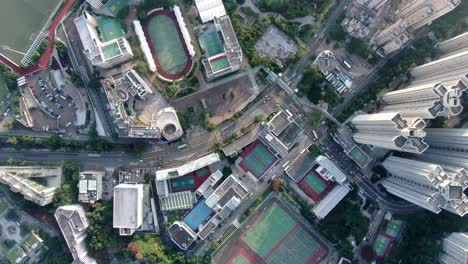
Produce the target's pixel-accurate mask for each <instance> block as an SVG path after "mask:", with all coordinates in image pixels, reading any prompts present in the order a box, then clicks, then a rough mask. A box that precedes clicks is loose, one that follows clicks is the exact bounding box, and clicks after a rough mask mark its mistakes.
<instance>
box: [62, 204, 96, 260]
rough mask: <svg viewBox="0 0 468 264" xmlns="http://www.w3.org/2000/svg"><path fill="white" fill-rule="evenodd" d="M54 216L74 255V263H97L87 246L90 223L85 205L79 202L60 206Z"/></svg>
mask: <svg viewBox="0 0 468 264" xmlns="http://www.w3.org/2000/svg"><path fill="white" fill-rule="evenodd" d="M54 216H55V219H56V220H57V223H58V226H59V227H60V231H62V235H63V237H64V238H65V242H67V246H68V249H70V253H71V254H72V256H73V259H74V261H73V262H72V263H73V264H96V263H97V262H96V260H95V259H93V258H92V257H90V256H89V255H88V250H87V248H86V237H87V233H86V229H87V228H88V226H89V223H88V219H86V215H85V211H84V209H83V207H82V206H81V205H79V204H74V205H65V206H60V207H59V208H57V211H55V214H54Z"/></svg>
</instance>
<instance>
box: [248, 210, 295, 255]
mask: <svg viewBox="0 0 468 264" xmlns="http://www.w3.org/2000/svg"><path fill="white" fill-rule="evenodd" d="M294 226H296V221H294V219H292V218H291V217H290V216H289V215H288V214H287V213H286V212H285V211H284V210H283V209H282V208H281V207H279V206H278V205H277V204H276V203H275V204H273V205H272V206H271V207H270V208H269V209H268V210H267V211H266V212H265V214H264V215H263V216H261V218H260V220H258V222H257V223H255V224H254V225H253V226H252V227H251V228H250V229H248V231H247V232H246V233H245V234H244V236H243V237H242V240H244V242H245V243H247V245H249V247H250V248H251V249H252V250H253V251H255V252H256V253H257V254H258V255H260V256H262V257H265V256H266V255H267V254H268V253H269V252H270V251H271V250H272V249H273V248H274V247H275V246H276V245H277V244H278V243H279V242H280V241H281V239H283V238H284V237H285V236H286V234H288V233H289V231H291V230H292V229H293V228H294Z"/></svg>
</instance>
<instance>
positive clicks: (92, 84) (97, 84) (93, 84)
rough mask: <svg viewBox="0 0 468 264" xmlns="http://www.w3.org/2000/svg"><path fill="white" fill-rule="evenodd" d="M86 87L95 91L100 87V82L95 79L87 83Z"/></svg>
mask: <svg viewBox="0 0 468 264" xmlns="http://www.w3.org/2000/svg"><path fill="white" fill-rule="evenodd" d="M88 86H89V87H91V88H94V89H97V88H99V87H101V82H100V81H99V79H96V78H95V79H92V80H90V81H89V83H88Z"/></svg>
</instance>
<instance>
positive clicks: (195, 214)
mask: <svg viewBox="0 0 468 264" xmlns="http://www.w3.org/2000/svg"><path fill="white" fill-rule="evenodd" d="M212 212H213V209H211V208H210V207H208V206H207V205H206V203H205V200H202V201H201V202H199V203H198V204H197V205H196V206H195V207H194V208H193V209H192V211H190V213H189V214H188V215H186V216H185V218H184V222H185V223H186V224H187V225H188V226H189V227H190V228H191V229H192V230H194V231H195V230H196V229H197V228H198V226H199V225H200V224H201V223H203V221H205V220H206V219H207V218H208V216H210V214H211V213H212Z"/></svg>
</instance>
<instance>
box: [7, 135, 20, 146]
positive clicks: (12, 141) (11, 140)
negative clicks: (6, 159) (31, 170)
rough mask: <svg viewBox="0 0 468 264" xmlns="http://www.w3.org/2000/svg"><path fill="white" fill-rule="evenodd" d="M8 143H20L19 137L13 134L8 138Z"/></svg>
mask: <svg viewBox="0 0 468 264" xmlns="http://www.w3.org/2000/svg"><path fill="white" fill-rule="evenodd" d="M7 143H8V144H11V145H16V144H18V138H17V137H15V136H11V137H9V138H8V139H7Z"/></svg>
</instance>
